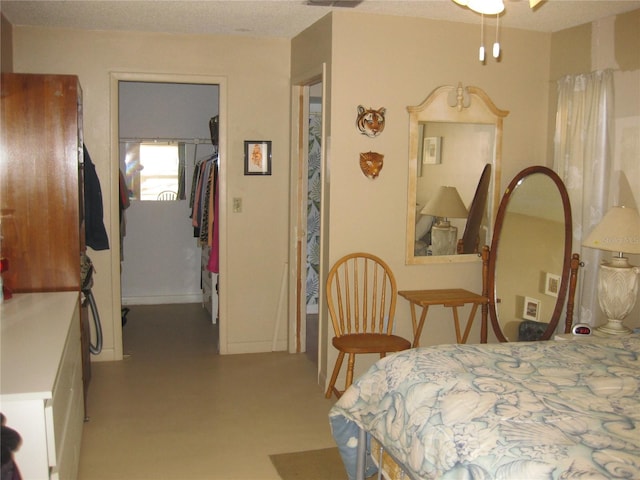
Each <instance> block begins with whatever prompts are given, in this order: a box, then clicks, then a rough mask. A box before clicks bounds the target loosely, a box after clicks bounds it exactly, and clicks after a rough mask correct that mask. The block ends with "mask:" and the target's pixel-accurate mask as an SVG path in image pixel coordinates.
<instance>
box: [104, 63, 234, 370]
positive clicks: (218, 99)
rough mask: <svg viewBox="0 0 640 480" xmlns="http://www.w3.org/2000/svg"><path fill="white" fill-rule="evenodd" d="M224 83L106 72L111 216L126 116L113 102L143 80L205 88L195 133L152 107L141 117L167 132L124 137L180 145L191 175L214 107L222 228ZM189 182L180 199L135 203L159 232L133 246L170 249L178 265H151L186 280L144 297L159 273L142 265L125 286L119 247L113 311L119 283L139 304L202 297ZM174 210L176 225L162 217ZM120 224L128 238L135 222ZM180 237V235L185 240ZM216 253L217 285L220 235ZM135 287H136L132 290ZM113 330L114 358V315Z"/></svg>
mask: <svg viewBox="0 0 640 480" xmlns="http://www.w3.org/2000/svg"><path fill="white" fill-rule="evenodd" d="M225 82H226V81H225V79H224V78H219V77H208V76H194V77H192V76H184V75H162V74H137V73H112V74H111V102H112V105H111V132H112V135H111V140H112V148H111V152H112V158H111V165H112V170H111V175H112V182H111V184H112V186H113V187H112V192H111V194H112V198H114V199H116V201H115V203H116V205H113V206H112V212H113V211H114V208H117V210H116V211H115V218H116V219H118V218H119V208H118V206H117V203H118V200H117V199H118V198H120V197H119V183H120V177H121V175H120V171H121V168H120V160H119V157H120V151H121V148H120V145H121V138H120V137H121V135H120V134H121V132H120V124H121V123H122V122H125V121H126V119H124V118H122V116H121V114H122V113H124V112H123V111H121V110H122V109H121V108H120V104H119V100H120V87H121V83H130V84H135V85H134V86H136V87H141V86H143V84H144V85H146V86H148V87H149V88H159V87H161V86H167V87H171V88H175V89H177V90H176V91H178V92H180V91H182V92H183V93H184V92H185V91H187V90H191V91H192V90H193V89H201V90H203V91H205V92H207V93H206V95H209V96H210V97H211V101H210V102H209V105H207V108H209V106H210V109H209V110H207V113H206V115H205V117H206V120H204V121H203V122H201V123H203V124H204V125H201V126H200V127H199V128H200V129H199V130H198V131H197V132H193V131H189V132H186V131H184V130H180V128H179V127H178V128H175V125H178V126H180V125H182V126H183V125H184V124H185V123H187V122H186V120H185V119H184V118H181V115H184V114H185V113H184V112H183V113H182V114H180V113H178V112H177V111H176V109H175V108H174V109H172V110H171V115H164V118H163V116H162V115H161V114H159V113H157V112H153V111H152V112H146V115H148V116H155V117H157V118H160V119H161V121H160V123H163V121H164V124H165V128H170V130H169V131H167V130H165V131H152V130H149V129H147V130H144V129H143V130H140V131H139V132H138V133H136V134H135V135H130V137H131V138H139V139H143V140H158V141H175V142H178V143H183V144H186V145H185V155H184V156H185V159H186V162H185V167H186V168H185V177H191V176H192V173H193V168H192V167H193V163H194V162H195V161H197V160H198V159H200V158H202V157H204V156H206V155H207V154H208V153H210V150H211V148H212V142H211V135H210V130H209V119H210V118H211V117H212V116H214V113H216V110H217V116H218V118H219V131H218V138H219V145H218V154H219V159H220V160H219V163H220V165H221V167H220V169H219V174H218V182H219V198H220V205H219V206H220V212H221V213H220V215H219V216H218V218H217V219H216V220H217V221H218V222H219V228H220V229H221V230H224V229H225V225H226V215H225V214H224V212H225V211H226V208H225V206H224V205H223V204H224V203H225V202H224V199H225V191H226V181H225V180H226V172H225V169H224V168H223V167H222V165H223V163H224V158H225V153H226V145H225V138H226V128H225V124H226V122H225V119H226V85H225ZM213 92H215V93H213ZM169 100H170V97H165V100H163V102H164V103H167V104H169V103H170V101H169ZM156 107H157V106H156ZM209 112H210V113H211V114H210V113H209ZM139 113H140V112H139ZM186 114H187V115H188V114H189V112H188V110H187V112H186ZM167 116H168V117H173V118H169V119H167V118H166V117H167ZM148 123H150V122H148ZM167 124H168V125H169V127H167ZM171 124H173V127H172V126H171ZM205 147H207V148H208V151H205V150H206V149H205ZM190 181H191V178H189V180H187V181H186V182H185V183H186V189H185V193H186V195H185V196H184V197H183V199H182V200H177V201H170V202H139V203H141V204H143V203H144V204H147V205H145V206H144V209H145V210H149V209H152V210H154V212H148V211H147V212H146V213H145V212H142V215H138V217H142V218H144V219H145V221H147V223H150V222H149V220H150V218H151V217H154V213H155V217H156V219H159V220H158V221H159V222H160V225H156V227H155V228H159V229H160V230H161V231H162V232H163V233H162V234H161V235H153V234H151V235H148V236H147V237H148V238H146V240H143V241H144V242H147V243H146V244H144V245H143V246H142V248H139V246H138V248H136V252H137V251H142V252H147V253H148V252H149V251H152V248H151V245H150V244H155V243H161V244H164V246H165V248H169V251H171V252H173V253H171V254H170V255H171V256H179V257H180V258H176V259H174V260H172V261H176V262H177V263H178V264H179V265H180V266H179V267H177V268H176V267H167V265H168V264H167V260H168V259H167V258H162V262H159V261H158V256H157V255H151V258H155V265H156V266H155V268H161V269H162V268H164V269H165V271H169V272H170V273H171V274H172V275H175V272H176V271H179V270H184V271H185V274H186V275H187V276H189V277H191V278H190V279H189V280H188V281H187V282H185V281H184V279H183V280H182V281H181V280H178V281H179V282H180V281H181V282H182V283H181V285H182V286H181V288H182V290H177V289H175V288H173V287H171V286H169V288H166V285H164V284H163V287H162V288H161V289H155V290H154V291H155V292H156V293H155V295H151V296H149V295H147V294H146V293H145V290H144V289H145V288H147V287H146V286H145V285H144V283H145V282H147V283H151V282H152V279H156V278H158V277H161V275H159V274H158V272H155V273H154V272H152V271H149V270H148V268H149V264H147V266H146V267H145V268H144V269H142V271H141V272H138V273H137V274H136V275H142V277H139V278H135V279H133V282H129V283H128V284H127V283H126V282H125V281H123V280H122V278H121V276H120V272H121V267H122V266H125V268H126V263H123V264H121V262H120V259H121V255H122V253H124V256H125V259H126V256H127V254H128V253H130V252H127V247H126V246H125V250H124V252H122V251H120V255H114V256H113V258H114V261H113V263H112V275H113V278H114V291H116V292H118V293H119V294H118V293H116V294H115V295H113V302H114V311H121V310H122V304H123V301H122V294H123V287H124V288H125V290H127V291H128V292H129V293H131V291H133V292H134V293H133V295H132V296H133V297H136V296H137V297H138V298H137V300H138V301H139V300H140V299H142V302H141V303H142V304H161V303H195V302H201V301H202V290H201V286H200V285H201V271H202V267H201V262H202V256H201V254H200V248H193V246H194V245H196V240H195V239H194V238H193V237H194V232H193V227H192V225H191V219H190V218H189V213H190V212H189V207H188V203H189V193H190V192H189V188H190V185H189V183H190ZM114 190H115V191H114ZM156 210H158V212H155V211H156ZM160 210H161V211H160ZM175 212H179V213H177V215H178V216H179V217H180V220H179V222H180V223H179V224H178V225H177V224H176V223H175V222H174V221H173V220H166V216H167V215H168V216H170V217H171V218H173V216H174V215H176V213H175ZM126 213H127V212H126V211H125V215H126ZM139 213H140V212H139ZM112 218H113V215H112ZM112 223H113V222H112ZM126 228H127V236H129V235H131V231H132V230H131V229H133V228H137V226H134V225H133V224H132V222H130V221H128V225H127V227H126ZM147 228H148V225H147ZM171 236H181V237H183V238H182V239H181V240H179V242H180V241H186V242H188V243H189V244H190V250H189V252H190V253H185V252H186V250H185V249H184V248H183V247H181V246H179V245H177V244H175V243H172V242H174V241H175V239H174V240H171V239H167V238H164V237H171ZM184 237H186V239H185V238H184ZM125 238H126V237H125ZM127 240H128V239H127ZM167 245H168V247H167ZM154 246H155V245H154ZM119 247H122V244H120V245H119ZM219 252H220V258H221V261H220V268H219V273H220V282H219V283H222V282H223V276H224V275H223V274H224V272H225V271H226V260H223V259H225V258H226V255H225V253H226V245H225V243H224V240H223V239H221V242H220V245H219ZM174 254H175V255H174ZM192 264H193V265H192ZM116 281H117V285H116ZM161 281H162V280H161ZM194 283H195V290H194ZM132 285H133V290H132V288H130V287H132ZM185 285H186V286H185ZM116 288H117V290H116ZM136 288H137V289H138V290H136ZM220 290H222V289H220ZM137 303H139V302H137ZM213 311H214V312H216V311H217V312H219V316H218V318H219V320H220V323H221V324H222V323H223V322H222V320H223V318H224V317H225V311H226V301H225V299H224V298H222V297H220V298H218V304H217V308H214V309H213ZM215 318H216V316H215V315H214V316H213V318H212V320H213V319H215ZM113 331H114V337H115V339H114V344H115V345H116V356H118V354H119V355H120V358H122V353H123V352H122V325H118V324H117V323H116V321H115V319H114V325H113ZM219 338H220V340H219V343H220V345H219V352H220V353H227V343H226V329H225V327H224V326H222V325H220V327H219ZM118 348H119V349H120V350H119V352H118Z"/></svg>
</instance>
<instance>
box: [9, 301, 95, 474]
mask: <svg viewBox="0 0 640 480" xmlns="http://www.w3.org/2000/svg"><path fill="white" fill-rule="evenodd" d="M0 323H1V326H2V332H1V333H2V340H1V342H2V347H1V348H2V350H1V362H0V368H1V375H2V376H1V377H0V410H1V411H2V413H3V414H4V415H5V417H6V421H7V426H9V427H11V428H12V429H14V430H16V431H17V432H18V433H19V434H20V436H21V437H22V445H21V446H20V449H19V450H18V452H16V454H15V460H16V463H17V464H18V468H19V469H20V471H21V473H22V476H23V478H24V479H25V480H31V479H34V480H45V479H61V480H68V479H75V478H76V477H77V474H78V463H79V458H80V443H81V439H82V425H83V421H84V403H83V386H82V363H81V362H82V357H81V354H80V313H79V294H78V292H51V293H28V294H18V295H15V296H14V297H13V298H12V299H11V300H8V301H6V302H4V303H3V304H2V306H1V309H0Z"/></svg>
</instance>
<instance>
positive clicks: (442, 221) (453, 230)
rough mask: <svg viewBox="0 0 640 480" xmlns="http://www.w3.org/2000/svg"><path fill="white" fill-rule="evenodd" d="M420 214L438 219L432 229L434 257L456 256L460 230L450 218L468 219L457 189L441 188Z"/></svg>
mask: <svg viewBox="0 0 640 480" xmlns="http://www.w3.org/2000/svg"><path fill="white" fill-rule="evenodd" d="M420 213H421V214H422V215H431V216H432V217H437V218H438V221H437V222H436V224H435V225H434V226H433V227H432V228H431V251H432V255H454V254H455V253H456V243H457V241H458V228H457V227H454V226H452V225H451V223H450V222H449V218H466V217H467V208H466V207H465V206H464V203H463V202H462V198H460V194H459V193H458V190H456V187H444V186H443V187H439V188H438V191H437V192H436V194H435V195H434V196H433V197H432V198H431V199H430V200H429V201H428V202H427V204H426V205H425V206H424V208H423V209H422V210H420Z"/></svg>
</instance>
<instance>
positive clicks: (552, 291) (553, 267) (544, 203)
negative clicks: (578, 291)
mask: <svg viewBox="0 0 640 480" xmlns="http://www.w3.org/2000/svg"><path fill="white" fill-rule="evenodd" d="M571 229H572V226H571V206H570V203H569V196H568V194H567V190H566V188H565V185H564V183H563V182H562V180H561V179H560V177H559V176H558V175H557V174H556V173H555V172H554V171H553V170H550V169H549V168H547V167H542V166H534V167H529V168H526V169H524V170H522V171H521V172H520V173H518V175H516V176H515V177H514V178H513V180H512V181H511V183H510V184H509V186H508V187H507V189H506V191H505V193H504V196H503V197H502V200H501V202H500V206H499V208H498V213H497V216H496V220H495V228H494V232H493V239H492V242H491V253H490V258H489V266H488V269H489V272H488V291H489V314H490V316H491V324H492V326H493V330H494V333H495V335H496V337H497V338H498V340H499V341H501V342H507V341H528V340H548V339H549V338H551V336H552V335H553V334H554V332H555V330H556V327H557V325H558V321H559V320H560V316H561V315H562V310H563V307H564V304H565V298H567V292H568V291H569V284H570V272H571V269H572V265H571V264H572V259H571V238H572V232H571ZM576 268H577V266H576ZM570 297H572V294H570ZM571 301H572V300H571Z"/></svg>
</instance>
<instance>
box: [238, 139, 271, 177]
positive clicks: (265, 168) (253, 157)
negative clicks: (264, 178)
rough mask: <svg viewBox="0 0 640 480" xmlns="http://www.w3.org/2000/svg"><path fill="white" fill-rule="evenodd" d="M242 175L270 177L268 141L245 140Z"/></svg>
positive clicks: (269, 144) (269, 148)
mask: <svg viewBox="0 0 640 480" xmlns="http://www.w3.org/2000/svg"><path fill="white" fill-rule="evenodd" d="M244 174H245V175H271V141H270V140H245V142H244Z"/></svg>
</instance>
